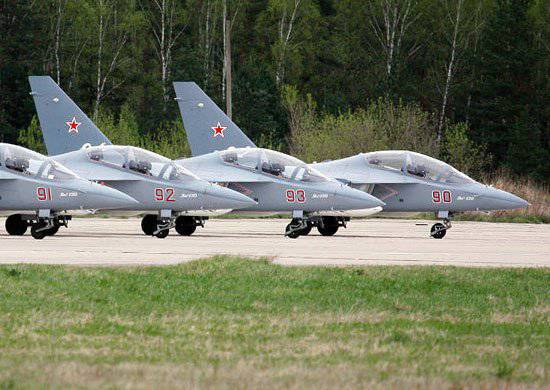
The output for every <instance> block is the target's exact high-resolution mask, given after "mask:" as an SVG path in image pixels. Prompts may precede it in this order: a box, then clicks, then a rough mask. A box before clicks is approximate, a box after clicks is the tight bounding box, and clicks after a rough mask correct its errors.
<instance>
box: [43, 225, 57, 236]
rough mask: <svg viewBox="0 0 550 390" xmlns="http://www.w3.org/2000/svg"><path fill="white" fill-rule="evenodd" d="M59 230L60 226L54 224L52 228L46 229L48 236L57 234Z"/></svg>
mask: <svg viewBox="0 0 550 390" xmlns="http://www.w3.org/2000/svg"><path fill="white" fill-rule="evenodd" d="M58 231H59V226H53V227H52V228H51V229H48V230H46V232H45V233H46V235H47V236H55V235H56V234H57V232H58Z"/></svg>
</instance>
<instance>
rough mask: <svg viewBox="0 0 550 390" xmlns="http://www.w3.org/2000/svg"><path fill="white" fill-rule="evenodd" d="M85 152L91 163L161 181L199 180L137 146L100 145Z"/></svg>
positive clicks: (88, 148) (174, 163) (167, 159)
mask: <svg viewBox="0 0 550 390" xmlns="http://www.w3.org/2000/svg"><path fill="white" fill-rule="evenodd" d="M85 151H86V154H87V157H88V158H89V159H90V161H93V162H96V163H100V164H103V165H104V166H107V167H114V168H118V169H124V170H127V171H130V172H132V173H138V174H140V175H144V176H148V177H151V178H155V179H159V180H166V181H190V180H198V179H199V178H198V177H197V176H195V175H194V174H193V173H191V172H190V171H188V170H187V169H185V168H184V167H182V166H181V165H179V164H177V163H176V162H175V161H173V160H170V159H169V158H167V157H164V156H161V155H160V154H157V153H154V152H151V151H149V150H145V149H142V148H138V147H135V146H119V145H99V146H90V147H87V148H86V149H85Z"/></svg>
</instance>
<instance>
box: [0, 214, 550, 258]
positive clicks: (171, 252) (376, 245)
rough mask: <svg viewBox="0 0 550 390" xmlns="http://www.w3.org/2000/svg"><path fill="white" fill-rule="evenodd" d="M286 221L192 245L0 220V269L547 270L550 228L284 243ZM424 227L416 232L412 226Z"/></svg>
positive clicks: (219, 224)
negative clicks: (220, 260) (38, 235)
mask: <svg viewBox="0 0 550 390" xmlns="http://www.w3.org/2000/svg"><path fill="white" fill-rule="evenodd" d="M287 223H288V220H282V219H246V220H244V219H240V220H237V219H214V220H210V221H208V222H207V224H206V227H205V228H204V229H201V228H198V229H197V233H195V234H194V235H193V236H191V237H182V236H179V235H177V234H176V232H175V231H174V230H172V231H171V232H170V235H169V236H168V237H167V238H166V239H157V238H153V237H148V236H144V235H143V234H142V232H141V228H140V220H139V219H135V218H132V219H113V218H111V219H102V218H76V219H74V220H73V221H72V222H71V224H70V227H69V228H68V229H65V228H62V229H60V231H59V233H58V235H56V236H54V237H46V238H45V239H44V240H41V241H39V240H34V239H33V238H32V237H31V236H30V234H29V233H27V235H25V236H24V237H12V236H9V235H7V234H6V233H5V231H4V229H3V226H4V219H2V220H0V224H1V225H0V226H1V227H2V229H1V230H0V232H1V233H0V263H3V264H13V263H39V264H73V265H105V266H113V265H165V264H175V263H180V262H184V261H190V260H194V259H199V258H204V257H208V256H212V255H216V254H230V255H243V256H250V257H264V256H265V257H269V258H270V259H272V260H273V261H274V262H275V263H279V264H285V265H301V266H307V265H330V266H342V265H379V264H393V265H428V264H436V265H454V266H476V267H548V266H550V225H531V224H511V223H479V222H454V224H453V228H452V229H451V230H449V231H448V233H447V236H446V237H445V238H444V239H442V240H435V239H432V238H429V236H428V230H429V227H430V226H431V225H432V224H433V221H415V220H390V219H366V220H352V221H351V222H350V223H349V224H348V228H347V229H340V230H339V231H338V233H337V235H335V236H333V237H323V236H321V235H319V234H318V233H317V231H316V230H315V229H314V230H312V232H311V234H310V235H309V236H307V237H299V238H298V239H295V240H293V239H289V238H286V237H284V236H283V229H284V227H285V226H286V224H287ZM422 223H424V224H426V225H425V226H419V225H417V224H422Z"/></svg>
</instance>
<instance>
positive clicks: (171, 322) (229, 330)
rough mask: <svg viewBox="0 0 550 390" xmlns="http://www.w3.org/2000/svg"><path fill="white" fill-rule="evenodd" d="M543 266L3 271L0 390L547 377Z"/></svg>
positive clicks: (548, 303) (434, 383)
mask: <svg viewBox="0 0 550 390" xmlns="http://www.w3.org/2000/svg"><path fill="white" fill-rule="evenodd" d="M549 316H550V271H549V270H547V269H468V268H452V267H368V268H320V267H319V268H317V267H315V268H313V267H312V268H286V267H281V266H277V265H273V264H271V263H269V262H267V261H253V260H246V259H238V258H228V257H216V258H213V259H209V260H203V261H197V262H192V263H188V264H183V265H178V266H171V267H149V268H76V267H73V268H67V267H61V266H3V267H0V389H1V388H19V387H43V386H48V387H66V386H77V385H84V386H86V387H142V388H151V387H174V386H179V387H181V386H188V387H191V386H193V387H224V388H232V387H236V388H244V387H265V386H269V387H285V388H288V387H293V388H304V387H307V388H311V387H317V388H333V387H366V386H368V387H386V386H392V387H402V386H416V387H437V388H440V387H447V388H448V387H462V386H466V387H471V386H484V387H486V388H494V387H503V386H512V387H513V386H518V387H523V386H526V385H527V386H535V387H546V386H549V385H550V381H549V378H548V369H549V367H550V327H549V325H550V323H549V322H550V321H549Z"/></svg>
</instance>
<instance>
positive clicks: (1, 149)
mask: <svg viewBox="0 0 550 390" xmlns="http://www.w3.org/2000/svg"><path fill="white" fill-rule="evenodd" d="M0 167H2V168H5V169H7V170H9V171H11V172H16V173H19V174H22V175H26V176H31V177H35V178H40V179H46V180H69V179H74V178H76V177H77V175H76V174H75V173H73V172H72V171H70V170H69V169H67V168H65V167H64V166H63V165H61V164H60V163H58V162H57V161H54V160H52V159H50V158H48V157H46V156H44V155H42V154H40V153H36V152H33V151H31V150H28V149H25V148H22V147H20V146H16V145H8V144H0Z"/></svg>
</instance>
